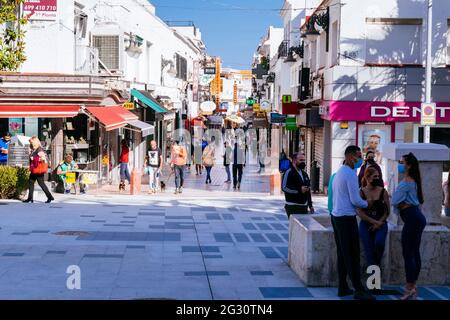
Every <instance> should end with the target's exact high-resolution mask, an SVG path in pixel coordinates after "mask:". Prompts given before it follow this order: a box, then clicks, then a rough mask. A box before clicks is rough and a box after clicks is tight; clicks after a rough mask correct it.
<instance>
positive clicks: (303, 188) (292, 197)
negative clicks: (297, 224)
mask: <svg viewBox="0 0 450 320" xmlns="http://www.w3.org/2000/svg"><path fill="white" fill-rule="evenodd" d="M305 168H306V163H305V156H304V155H303V154H301V153H296V154H294V155H293V157H292V167H291V168H290V169H288V170H287V171H286V172H285V174H284V176H283V183H282V185H281V189H282V190H283V192H284V197H285V199H286V204H285V206H284V209H285V210H286V214H287V216H288V218H289V216H290V215H291V214H307V213H308V208H309V210H310V212H311V213H314V207H313V204H312V198H311V188H310V186H311V181H310V179H309V177H308V174H307V173H306V171H305Z"/></svg>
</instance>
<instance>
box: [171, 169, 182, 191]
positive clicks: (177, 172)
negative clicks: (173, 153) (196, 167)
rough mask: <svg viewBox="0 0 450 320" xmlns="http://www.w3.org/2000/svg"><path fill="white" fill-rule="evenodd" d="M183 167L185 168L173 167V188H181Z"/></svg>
mask: <svg viewBox="0 0 450 320" xmlns="http://www.w3.org/2000/svg"><path fill="white" fill-rule="evenodd" d="M184 167H185V166H177V165H175V166H174V167H173V169H174V171H175V187H176V188H177V189H179V188H181V187H182V186H183V182H184Z"/></svg>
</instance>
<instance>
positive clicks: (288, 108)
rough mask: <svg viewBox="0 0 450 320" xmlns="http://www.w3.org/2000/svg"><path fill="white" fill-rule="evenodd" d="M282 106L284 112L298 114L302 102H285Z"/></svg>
mask: <svg viewBox="0 0 450 320" xmlns="http://www.w3.org/2000/svg"><path fill="white" fill-rule="evenodd" d="M281 108H282V113H283V114H291V115H297V114H298V111H299V110H300V104H299V103H298V102H289V103H283V104H282V106H281Z"/></svg>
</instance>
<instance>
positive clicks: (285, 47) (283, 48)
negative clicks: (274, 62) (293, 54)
mask: <svg viewBox="0 0 450 320" xmlns="http://www.w3.org/2000/svg"><path fill="white" fill-rule="evenodd" d="M288 53H289V40H284V41H282V42H281V43H280V46H279V47H278V59H279V58H286V57H287V56H288Z"/></svg>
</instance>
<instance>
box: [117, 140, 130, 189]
mask: <svg viewBox="0 0 450 320" xmlns="http://www.w3.org/2000/svg"><path fill="white" fill-rule="evenodd" d="M129 153H130V149H129V148H128V142H127V140H125V139H123V140H122V151H121V152H120V158H119V163H120V185H119V190H125V179H126V180H128V183H130V181H131V179H130V171H129V170H128V161H129V157H128V155H129Z"/></svg>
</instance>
